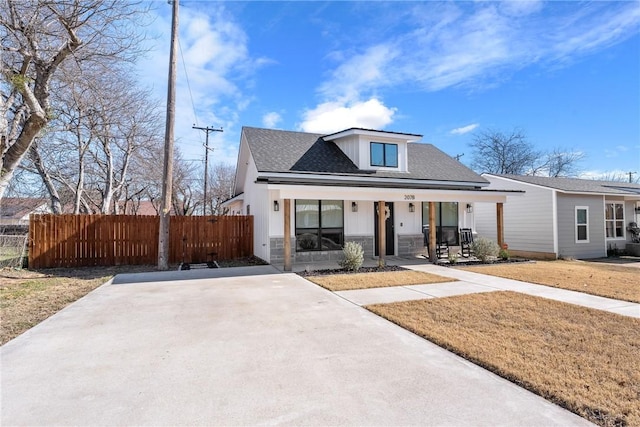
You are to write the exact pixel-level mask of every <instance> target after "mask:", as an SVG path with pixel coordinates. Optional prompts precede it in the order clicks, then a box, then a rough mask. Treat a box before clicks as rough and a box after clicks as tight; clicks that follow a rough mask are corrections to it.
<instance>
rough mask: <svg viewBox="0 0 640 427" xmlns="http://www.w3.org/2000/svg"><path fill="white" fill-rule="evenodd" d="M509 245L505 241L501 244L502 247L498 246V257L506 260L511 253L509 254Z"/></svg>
mask: <svg viewBox="0 0 640 427" xmlns="http://www.w3.org/2000/svg"><path fill="white" fill-rule="evenodd" d="M508 249H509V245H507V244H506V243H503V244H502V247H501V248H500V252H498V258H500V259H503V260H505V261H506V260H508V259H509V258H510V257H511V255H510V254H509V250H508Z"/></svg>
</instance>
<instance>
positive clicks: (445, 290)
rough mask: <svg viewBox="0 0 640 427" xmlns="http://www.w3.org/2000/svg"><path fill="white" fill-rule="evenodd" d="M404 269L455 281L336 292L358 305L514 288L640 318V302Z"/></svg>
mask: <svg viewBox="0 0 640 427" xmlns="http://www.w3.org/2000/svg"><path fill="white" fill-rule="evenodd" d="M403 267H405V268H409V269H411V270H416V271H424V272H426V273H432V274H437V275H439V276H444V277H450V278H452V279H457V280H458V281H457V282H447V283H438V284H432V285H412V286H395V287H387V288H375V289H358V290H353V291H339V292H335V293H336V295H339V296H341V297H342V298H344V299H346V300H348V301H351V302H352V303H354V304H357V305H368V304H379V303H390V302H398V301H409V300H416V299H428V298H439V297H446V296H454V295H463V294H469V293H477V292H493V291H515V292H521V293H524V294H529V295H534V296H539V297H543V298H548V299H553V300H556V301H562V302H566V303H570V304H575V305H581V306H584V307H589V308H595V309H598V310H604V311H609V312H612V313H616V314H621V315H623V316H630V317H636V318H640V304H637V303H633V302H628V301H619V300H615V299H611V298H604V297H598V296H595V295H589V294H585V293H582V292H575V291H569V290H566V289H560V288H553V287H550V286H544V285H536V284H533V283H527V282H520V281H518V280H512V279H504V278H501V277H495V276H489V275H486V274H480V273H474V272H471V271H465V270H463V269H458V268H448V267H442V266H438V265H433V264H418V265H415V264H408V265H403Z"/></svg>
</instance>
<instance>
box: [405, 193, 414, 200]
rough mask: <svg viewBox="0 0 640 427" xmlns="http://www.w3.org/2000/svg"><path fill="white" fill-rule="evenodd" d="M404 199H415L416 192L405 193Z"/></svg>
mask: <svg viewBox="0 0 640 427" xmlns="http://www.w3.org/2000/svg"><path fill="white" fill-rule="evenodd" d="M404 199H405V200H415V199H416V196H415V195H414V194H405V195H404Z"/></svg>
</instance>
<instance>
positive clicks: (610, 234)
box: [605, 221, 613, 237]
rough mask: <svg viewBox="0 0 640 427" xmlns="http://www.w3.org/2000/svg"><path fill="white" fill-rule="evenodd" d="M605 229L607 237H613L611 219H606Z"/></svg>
mask: <svg viewBox="0 0 640 427" xmlns="http://www.w3.org/2000/svg"><path fill="white" fill-rule="evenodd" d="M605 229H606V230H607V237H613V221H607V222H606V223H605Z"/></svg>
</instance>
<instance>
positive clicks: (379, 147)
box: [371, 142, 398, 168]
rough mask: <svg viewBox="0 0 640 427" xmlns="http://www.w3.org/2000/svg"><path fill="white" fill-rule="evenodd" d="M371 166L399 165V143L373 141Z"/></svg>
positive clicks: (392, 166)
mask: <svg viewBox="0 0 640 427" xmlns="http://www.w3.org/2000/svg"><path fill="white" fill-rule="evenodd" d="M371 166H383V167H388V168H397V167H398V144H387V143H383V142H372V143H371Z"/></svg>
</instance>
